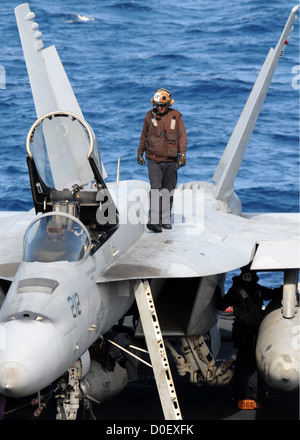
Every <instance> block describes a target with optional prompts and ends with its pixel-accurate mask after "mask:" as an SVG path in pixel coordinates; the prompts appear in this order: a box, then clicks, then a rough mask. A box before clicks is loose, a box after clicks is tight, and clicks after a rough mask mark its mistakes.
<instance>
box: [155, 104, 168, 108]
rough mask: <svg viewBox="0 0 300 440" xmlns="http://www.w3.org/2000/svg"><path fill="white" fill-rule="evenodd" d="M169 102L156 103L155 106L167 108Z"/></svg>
mask: <svg viewBox="0 0 300 440" xmlns="http://www.w3.org/2000/svg"><path fill="white" fill-rule="evenodd" d="M168 105H169V104H155V107H157V108H158V107H160V108H166V107H168Z"/></svg>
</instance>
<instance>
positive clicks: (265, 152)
mask: <svg viewBox="0 0 300 440" xmlns="http://www.w3.org/2000/svg"><path fill="white" fill-rule="evenodd" d="M19 4H21V2H18V1H13V0H8V1H5V2H1V4H0V67H1V69H0V75H2V82H1V78H0V84H2V87H1V89H0V112H1V118H0V170H1V172H0V210H2V211H3V210H28V209H30V208H31V207H32V206H33V204H32V199H31V191H30V185H29V178H28V173H27V165H26V148H25V141H26V136H27V133H28V131H29V129H30V127H31V125H32V124H33V123H34V122H35V119H36V114H35V108H34V105H33V99H32V95H31V89H30V84H29V80H28V76H27V71H26V66H25V62H24V58H23V52H22V48H21V43H20V39H19V34H18V29H17V25H16V21H15V16H14V8H15V7H16V6H18V5H19ZM295 4H296V3H295V1H289V0H285V1H284V2H283V1H282V0H259V1H258V0H231V1H230V2H229V1H226V0H215V1H210V0H185V1H179V0H172V1H171V0H161V1H154V0H153V1H151V2H150V1H146V0H141V1H122V0H102V1H101V0H89V1H82V0H64V1H60V0H43V1H39V0H31V1H29V6H30V9H31V10H32V11H33V12H34V13H35V14H36V19H35V20H36V21H37V22H38V23H39V30H40V31H41V32H42V34H43V37H42V39H43V42H44V46H45V47H48V46H50V45H52V44H54V45H55V46H56V48H57V51H58V53H59V55H60V58H61V60H62V62H63V65H64V67H65V70H66V72H67V75H68V77H69V79H70V82H71V84H72V87H73V90H74V92H75V94H76V97H77V99H78V102H79V104H80V106H81V108H82V111H83V114H84V116H85V118H86V120H87V121H88V123H89V124H90V125H91V126H92V128H93V130H94V132H95V134H96V136H97V138H98V141H99V145H100V151H101V156H102V160H103V162H104V164H105V167H106V170H107V173H108V181H113V180H115V179H116V174H117V161H118V157H120V158H121V179H142V180H148V176H147V169H146V167H141V166H139V165H138V164H137V162H136V153H137V147H138V144H139V137H140V133H141V129H142V125H143V120H144V116H145V113H146V112H147V111H148V110H149V109H150V99H151V97H152V96H153V94H154V92H155V90H156V89H157V88H158V87H164V88H167V89H169V90H170V91H171V93H172V96H173V97H174V99H175V104H174V108H176V109H177V110H179V111H180V112H181V113H182V115H183V119H184V122H185V125H186V129H187V135H188V149H187V164H186V166H185V167H184V168H182V169H180V170H179V183H181V182H187V181H193V180H211V178H212V176H213V173H214V171H215V169H216V167H217V164H218V162H219V160H220V158H221V155H222V153H223V150H224V148H225V146H226V144H227V142H228V140H229V138H230V135H231V133H232V131H233V129H234V126H235V124H236V122H237V120H238V117H239V115H240V113H241V111H242V109H243V107H244V104H245V102H246V100H247V97H248V95H249V93H250V91H251V88H252V86H253V84H254V82H255V80H256V78H257V75H258V73H259V70H260V68H261V66H262V64H263V62H264V60H265V57H266V56H267V54H268V51H269V49H270V47H275V45H276V44H277V41H278V39H279V37H280V35H281V32H282V30H283V28H284V25H285V22H286V20H287V18H288V16H289V14H290V11H291V9H292V7H293V6H295ZM299 64H300V61H299V20H298V21H296V24H295V30H294V32H293V33H292V34H291V36H290V40H289V44H288V45H287V47H286V50H285V54H284V56H283V57H282V58H281V60H280V62H279V65H278V67H277V70H276V72H275V75H274V78H273V82H272V84H271V87H270V90H269V93H268V96H267V99H266V101H265V103H264V106H263V109H262V111H261V114H260V117H259V120H258V122H257V125H256V127H255V130H254V132H253V135H252V138H251V140H250V143H249V146H248V149H247V152H246V154H245V157H244V160H243V163H242V166H241V168H240V170H239V173H238V176H237V179H236V182H235V189H236V192H237V193H238V195H239V197H240V199H241V202H242V205H243V210H244V211H247V212H264V211H267V212H298V209H299V76H298V77H297V74H298V75H299ZM4 74H5V85H4V86H3V75H4Z"/></svg>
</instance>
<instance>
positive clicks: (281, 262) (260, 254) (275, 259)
mask: <svg viewBox="0 0 300 440" xmlns="http://www.w3.org/2000/svg"><path fill="white" fill-rule="evenodd" d="M244 217H245V218H247V219H248V220H249V228H251V229H252V230H253V233H255V235H256V237H257V243H258V248H257V250H256V253H255V256H254V259H253V261H252V265H251V269H253V270H284V269H298V268H299V267H300V239H299V231H300V215H299V214H298V213H276V214H272V213H266V214H262V213H258V214H245V215H244Z"/></svg>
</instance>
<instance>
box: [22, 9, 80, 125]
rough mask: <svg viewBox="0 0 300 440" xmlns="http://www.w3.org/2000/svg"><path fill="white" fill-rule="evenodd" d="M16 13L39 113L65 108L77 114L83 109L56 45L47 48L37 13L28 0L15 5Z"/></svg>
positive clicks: (39, 115) (39, 114) (43, 113)
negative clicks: (36, 18) (36, 17)
mask: <svg viewBox="0 0 300 440" xmlns="http://www.w3.org/2000/svg"><path fill="white" fill-rule="evenodd" d="M15 15H16V20H17V25H18V29H19V34H20V39H21V43H22V47H23V52H24V57H25V62H26V67H27V71H28V76H29V80H30V85H31V90H32V94H33V99H34V104H35V108H36V113H37V117H38V118H40V117H41V116H43V115H45V114H47V113H50V112H53V111H56V110H65V111H69V112H72V113H75V114H77V115H78V116H80V117H81V118H82V117H83V116H82V112H81V109H80V107H79V105H78V102H77V99H76V97H75V95H74V92H73V90H72V87H71V85H70V82H69V80H68V77H67V75H66V73H65V70H64V68H63V65H62V63H61V61H60V58H59V56H58V54H57V51H56V48H55V46H51V47H49V48H47V49H44V44H43V41H42V40H41V37H42V33H41V32H40V31H39V25H38V23H36V22H35V21H34V19H35V14H34V13H33V12H31V11H30V9H29V6H28V3H24V4H22V5H20V6H18V7H17V8H15Z"/></svg>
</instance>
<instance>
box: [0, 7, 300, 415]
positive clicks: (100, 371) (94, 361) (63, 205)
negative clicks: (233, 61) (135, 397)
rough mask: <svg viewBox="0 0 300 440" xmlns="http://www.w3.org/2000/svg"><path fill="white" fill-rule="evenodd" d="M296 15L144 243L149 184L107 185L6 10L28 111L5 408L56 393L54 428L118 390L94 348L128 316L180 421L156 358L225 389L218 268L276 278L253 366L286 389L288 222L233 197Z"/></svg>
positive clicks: (295, 247)
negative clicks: (169, 217) (199, 168)
mask: <svg viewBox="0 0 300 440" xmlns="http://www.w3.org/2000/svg"><path fill="white" fill-rule="evenodd" d="M297 11H298V6H296V7H294V8H293V10H292V11H291V13H290V16H289V18H288V20H287V23H286V25H285V27H284V30H283V32H282V35H281V36H280V38H279V41H278V43H277V45H276V47H275V48H271V49H270V51H269V53H268V55H267V57H266V60H265V62H264V64H263V66H262V69H261V71H260V73H259V76H258V78H257V80H256V82H255V84H254V86H253V89H252V91H251V93H250V96H249V98H248V100H247V102H246V104H245V107H244V109H243V111H242V113H241V116H240V118H239V120H238V122H237V124H236V127H235V129H234V131H233V133H232V136H231V138H230V140H229V142H228V144H227V146H226V149H225V151H224V154H223V156H222V157H221V159H220V162H219V164H218V166H217V169H216V171H215V173H214V176H213V178H212V180H213V182H202V181H195V182H191V183H187V184H181V185H179V186H178V187H177V188H176V190H175V193H174V201H173V211H174V212H173V215H174V220H173V221H174V226H173V228H172V229H171V230H165V231H163V232H162V233H160V234H154V233H153V232H151V231H149V230H148V229H147V227H146V224H147V218H148V202H149V200H148V198H149V197H148V195H149V184H148V183H147V182H144V181H138V180H132V181H120V179H119V178H118V179H117V180H116V182H111V183H106V181H105V179H106V172H105V168H104V165H103V163H102V159H101V156H100V153H99V147H98V143H97V139H96V137H95V135H94V132H93V130H92V128H91V127H90V125H89V124H88V122H87V121H86V120H85V118H84V116H83V114H82V112H81V109H80V107H79V104H78V102H77V100H76V98H75V96H74V93H73V90H72V88H71V85H70V83H69V80H68V78H67V75H66V73H65V71H64V68H63V66H62V64H61V61H60V59H59V56H58V53H57V51H56V49H55V47H54V46H51V47H48V48H44V45H43V41H42V39H41V32H40V31H39V25H38V24H37V23H36V21H35V14H34V13H33V12H32V11H30V9H29V6H28V4H22V5H20V6H18V7H17V8H16V9H15V14H16V19H17V24H18V28H19V33H20V38H21V42H22V47H23V52H24V57H25V61H26V65H27V70H28V74H29V79H30V84H31V89H32V94H33V99H34V104H35V108H36V113H37V120H36V122H35V123H34V124H33V125H32V127H31V128H30V130H29V133H28V136H27V140H26V148H27V164H28V170H29V176H30V184H31V190H32V197H33V203H34V208H33V209H32V210H30V211H29V212H26V213H24V212H2V213H1V217H0V237H1V246H0V279H1V298H2V306H1V310H0V393H2V394H4V395H6V396H11V397H17V398H18V397H22V396H29V395H32V394H35V393H39V392H40V391H41V390H43V389H45V388H47V387H49V386H50V385H52V386H53V384H56V383H59V387H60V392H59V393H58V397H57V398H58V401H59V405H58V413H57V418H58V419H75V418H76V416H77V410H78V407H79V402H80V400H81V399H91V400H93V401H98V402H102V401H103V400H105V399H107V398H109V397H112V396H114V395H115V394H116V393H118V392H119V391H120V390H121V389H122V388H124V387H125V386H126V384H127V382H128V374H127V370H126V368H124V366H121V365H120V364H119V363H118V362H115V363H113V364H112V367H111V366H110V367H109V368H108V366H107V362H108V360H107V359H109V358H108V355H107V351H106V350H105V349H104V348H103V347H106V348H107V341H110V342H109V344H117V348H118V349H122V348H124V344H122V341H121V339H122V338H119V339H118V338H117V337H113V336H111V337H110V338H108V339H106V338H105V335H107V334H109V335H112V334H113V333H114V332H115V333H114V334H116V332H117V330H116V329H118V326H117V327H116V325H117V324H119V323H120V322H121V323H122V322H123V321H122V320H123V319H124V317H125V316H126V315H132V314H134V316H136V317H137V324H136V326H135V327H134V330H135V333H136V336H139V337H140V338H142V337H143V338H145V341H146V345H147V349H148V352H149V355H150V362H151V366H152V368H153V370H154V375H155V379H156V384H157V388H158V392H159V396H160V400H161V404H162V409H163V413H164V417H165V419H169V420H175V419H177V420H180V419H181V417H182V416H181V411H180V405H179V402H178V399H177V395H176V390H175V386H174V383H173V378H172V375H171V372H170V367H169V362H168V357H167V353H166V348H168V349H169V350H170V352H171V353H172V354H174V357H175V361H176V363H177V366H178V371H179V373H180V374H189V375H190V380H191V381H192V382H194V383H200V382H201V383H214V384H215V383H226V381H229V380H230V378H231V375H232V372H231V370H230V369H227V367H228V365H227V366H226V365H223V364H221V365H217V363H216V361H215V359H216V355H217V353H218V350H219V348H220V338H219V332H218V326H217V321H218V316H219V313H218V311H217V310H216V306H215V297H214V295H215V291H216V288H217V286H219V289H221V290H222V292H223V291H224V281H225V278H226V273H227V272H229V271H232V270H235V269H237V268H240V267H243V266H246V265H250V267H251V269H252V270H256V271H266V270H267V271H282V272H283V273H284V279H283V289H282V298H281V301H280V304H278V305H277V306H276V307H273V308H270V312H269V313H268V314H266V316H265V318H264V319H263V321H262V323H261V326H260V330H259V335H258V340H257V350H256V357H257V364H258V368H259V370H260V373H261V375H262V376H263V379H264V380H265V381H266V382H267V383H268V384H269V385H270V386H271V387H275V388H279V389H282V390H287V391H289V390H294V389H296V388H297V387H298V386H299V341H298V340H299V328H300V327H299V305H298V292H297V277H298V268H299V235H298V233H299V216H298V215H297V214H296V213H292V214H283V213H281V214H270V213H268V214H263V213H259V214H244V213H243V212H242V207H241V203H240V200H239V198H238V196H237V194H236V193H235V192H234V181H235V177H236V175H237V172H238V169H239V167H240V164H241V161H242V158H243V156H244V153H245V150H246V147H247V144H248V142H249V139H250V136H251V134H252V131H253V128H254V126H255V124H256V120H257V117H258V115H259V112H260V109H261V107H262V104H263V102H264V99H265V96H266V94H267V91H268V88H269V85H270V82H271V79H272V76H273V73H274V71H275V69H276V66H277V63H278V61H279V59H280V57H281V56H282V55H283V52H284V48H285V45H286V41H287V40H288V38H289V34H290V32H291V30H292V28H293V23H294V21H295V19H296V13H297ZM117 335H118V333H117ZM174 340H177V342H176V349H175V348H174V347H173V345H172V344H171V342H170V341H174ZM118 341H119V342H118ZM125 345H126V347H127V351H126V354H127V355H128V353H130V352H132V348H131V347H130V346H129V344H125ZM112 346H114V345H112ZM95 347H96V348H95ZM178 347H179V348H178ZM97 350H98V351H97ZM177 350H180V353H178V352H177ZM95 352H97V355H95ZM136 352H137V350H135V353H136Z"/></svg>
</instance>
